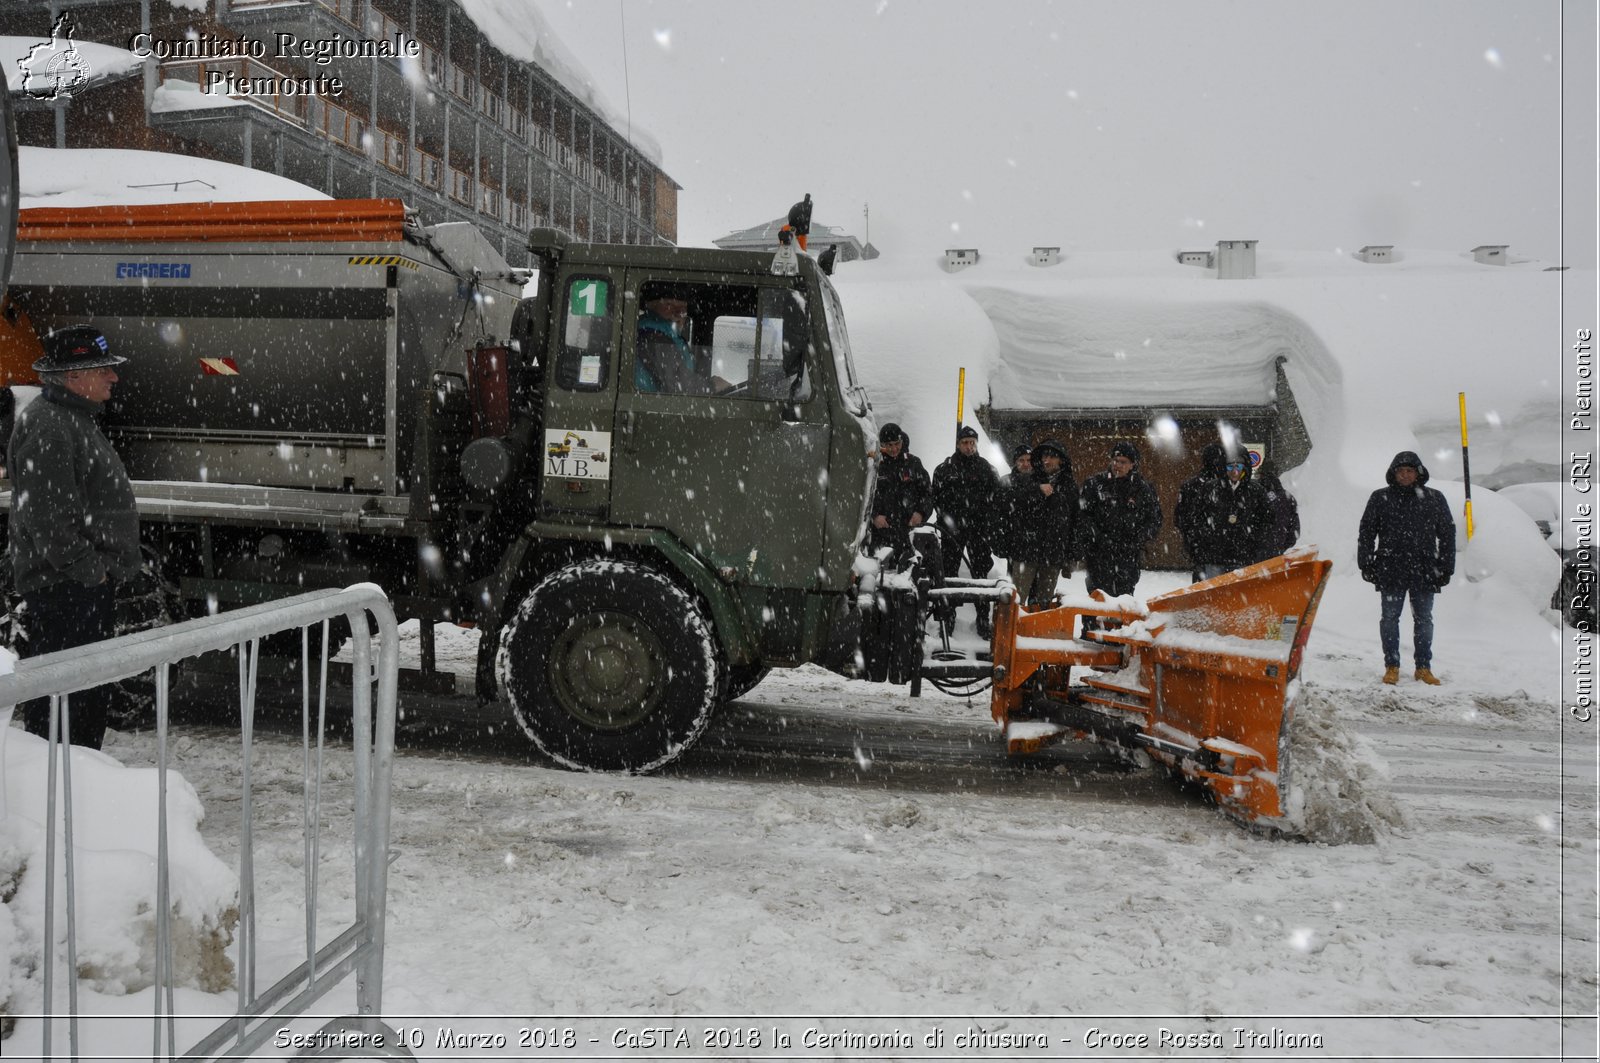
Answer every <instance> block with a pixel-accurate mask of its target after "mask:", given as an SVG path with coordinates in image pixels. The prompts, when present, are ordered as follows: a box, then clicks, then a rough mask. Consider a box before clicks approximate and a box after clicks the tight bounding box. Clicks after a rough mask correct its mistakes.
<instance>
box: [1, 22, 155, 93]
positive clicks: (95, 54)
mask: <svg viewBox="0 0 1600 1063" xmlns="http://www.w3.org/2000/svg"><path fill="white" fill-rule="evenodd" d="M40 21H41V24H44V20H43V19H41V20H40ZM49 41H50V34H49V33H48V32H46V33H43V34H41V35H40V36H38V37H16V36H0V65H4V67H5V71H6V87H7V88H8V89H10V90H11V91H12V92H14V93H17V92H21V91H22V87H23V80H24V79H25V78H26V77H27V75H28V72H27V71H26V70H24V69H23V66H22V62H23V60H25V59H27V58H29V56H31V55H32V54H33V50H34V49H35V48H37V47H38V46H39V45H41V44H45V45H47V44H48V43H49ZM72 44H73V46H74V47H75V48H76V49H77V51H78V54H79V56H81V57H82V60H83V63H84V65H85V66H86V67H87V70H88V80H87V81H86V82H85V83H84V86H83V87H85V88H87V87H89V86H93V85H99V84H103V83H105V82H107V81H115V80H117V79H118V78H123V77H127V76H128V75H130V74H133V73H135V72H136V71H137V70H138V69H139V67H140V65H141V64H142V63H143V62H144V60H143V59H141V58H139V57H138V56H136V55H134V54H133V53H132V52H130V51H128V50H127V49H126V48H118V47H116V46H115V45H110V44H98V43H96V42H94V41H78V40H74V41H73V42H72Z"/></svg>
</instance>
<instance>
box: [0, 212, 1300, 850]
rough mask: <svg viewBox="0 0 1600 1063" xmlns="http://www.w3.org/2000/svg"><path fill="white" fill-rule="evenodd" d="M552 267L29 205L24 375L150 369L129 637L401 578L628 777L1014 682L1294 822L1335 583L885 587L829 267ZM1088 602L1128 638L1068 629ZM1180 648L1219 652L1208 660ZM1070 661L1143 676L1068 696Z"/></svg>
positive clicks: (224, 224) (269, 226)
mask: <svg viewBox="0 0 1600 1063" xmlns="http://www.w3.org/2000/svg"><path fill="white" fill-rule="evenodd" d="M528 247H529V251H530V253H531V257H532V261H533V263H534V265H535V269H534V270H518V269H513V268H511V267H509V266H508V265H507V263H506V262H505V260H504V258H502V256H501V255H500V254H499V253H498V252H497V251H496V250H495V249H494V248H493V247H492V246H491V245H490V244H489V243H488V242H487V241H486V240H485V239H484V238H483V237H482V235H481V234H480V233H479V232H478V231H477V230H476V229H475V228H473V227H472V226H470V225H467V224H464V223H455V224H442V225H435V226H424V225H421V224H420V223H419V222H418V220H417V218H416V216H415V215H414V214H413V213H412V212H409V211H408V210H407V209H406V208H405V207H404V206H403V205H402V204H401V203H400V202H398V201H395V200H337V201H297V202H265V203H218V204H181V205H166V206H140V207H90V208H46V209H32V210H24V211H22V212H21V215H20V219H19V223H18V229H17V245H16V255H15V264H14V270H13V274H12V278H11V287H10V291H9V296H8V301H7V304H6V306H5V308H4V312H3V315H0V318H3V319H0V371H4V372H5V373H6V374H7V375H8V376H9V378H10V380H9V382H11V383H17V382H27V380H28V379H29V374H28V372H27V369H26V367H27V366H28V365H30V364H31V363H32V361H33V360H34V359H35V358H36V357H38V354H39V349H40V348H39V343H38V339H37V337H38V336H39V335H42V334H43V333H44V332H45V331H47V330H48V329H50V328H53V327H57V326H61V325H67V324H76V323H89V324H92V325H94V326H96V327H98V328H99V329H101V330H102V331H103V332H104V333H105V334H106V335H107V337H108V339H109V340H110V342H111V344H112V345H113V348H114V349H115V350H116V351H117V352H118V353H119V354H123V355H125V356H127V357H128V359H129V362H128V365H127V366H126V372H124V373H123V374H122V380H121V382H120V383H119V384H118V386H117V393H116V396H115V398H114V400H113V403H112V404H111V405H110V407H109V408H108V410H107V415H106V419H105V424H106V430H107V433H108V435H110V436H111V437H112V441H113V443H114V445H115V446H116V447H117V449H118V451H119V453H120V454H121V455H122V456H123V460H124V462H125V463H126V465H127V467H128V471H129V474H130V475H131V476H132V477H133V479H134V480H135V488H136V493H137V495H138V498H139V507H140V514H141V518H142V526H143V535H144V538H145V543H144V546H145V549H146V554H147V558H148V562H149V563H148V565H147V570H148V571H147V579H146V580H145V581H143V585H142V586H136V587H130V588H129V589H128V592H127V593H126V594H125V596H124V599H125V603H126V605H125V609H124V611H125V613H126V615H127V620H128V622H129V623H130V624H131V625H138V624H148V623H150V622H152V621H153V620H154V619H166V618H168V617H171V618H182V617H186V616H191V615H202V614H204V613H205V612H206V611H208V610H216V609H219V608H220V609H226V608H232V607H236V606H240V605H245V604H249V603H254V602H260V601H266V600H271V599H274V598H278V597H284V596H288V595H291V594H295V593H299V592H301V591H303V590H306V589H310V588H313V587H331V586H344V585H348V584H351V583H356V582H363V581H370V582H374V583H377V584H378V585H380V586H381V587H383V588H384V589H385V591H387V592H388V594H389V595H390V597H391V599H392V600H393V602H394V605H395V609H396V612H397V613H398V614H400V615H401V616H402V617H410V618H416V619H419V620H421V621H423V624H422V626H421V631H422V636H421V637H422V650H423V665H424V670H426V669H427V668H429V667H430V666H431V657H432V624H433V623H434V622H441V621H448V622H454V623H457V624H460V625H463V626H467V627H475V628H476V629H477V630H478V631H479V632H480V635H481V638H480V649H479V660H478V668H477V688H478V694H479V697H480V699H481V700H484V701H486V702H495V703H502V704H504V706H505V708H506V711H508V712H509V714H510V715H511V716H512V717H513V718H514V719H515V720H516V722H517V724H518V725H519V726H520V728H521V730H522V731H523V732H524V733H525V734H526V735H527V736H528V738H529V739H531V740H532V741H533V742H534V743H535V745H537V746H538V748H539V749H540V750H542V751H543V752H544V753H545V754H547V755H548V756H550V757H551V758H553V759H554V760H556V761H557V762H559V763H561V764H563V765H566V766H569V767H574V768H582V769H592V770H606V771H625V772H645V771H650V770H652V769H655V768H658V767H660V766H662V765H664V764H666V763H668V762H670V761H671V760H673V759H674V758H675V757H677V756H678V755H680V754H681V753H682V752H683V751H684V750H685V749H687V748H689V747H690V746H691V745H692V744H693V743H694V741H695V739H696V738H697V737H698V736H699V735H700V734H701V733H702V731H703V730H704V728H705V727H706V724H707V722H708V720H709V719H710V718H711V716H712V713H713V712H714V711H715V709H716V708H717V706H718V705H720V704H721V703H723V702H725V701H727V700H730V699H732V698H736V697H739V696H741V695H742V694H744V693H745V692H747V691H748V690H749V689H751V688H752V687H753V686H754V685H755V684H756V683H758V682H759V681H760V680H761V678H762V677H763V676H764V675H765V674H766V673H767V672H768V670H770V669H772V668H775V667H791V666H797V665H800V664H805V663H808V662H818V663H823V664H826V665H828V666H830V667H833V668H835V669H836V670H840V671H844V672H846V673H847V674H853V675H857V676H864V677H866V678H870V679H877V680H888V681H893V682H907V681H910V682H912V683H913V684H920V682H921V681H922V680H923V679H924V678H926V679H929V680H931V681H934V682H939V683H948V682H957V681H958V682H964V683H969V684H970V683H990V684H992V689H993V694H992V699H993V701H992V705H993V708H992V712H993V714H994V717H995V719H996V720H997V722H999V723H1000V724H1001V725H1002V726H1004V727H1006V728H1007V738H1008V747H1009V748H1010V749H1011V750H1012V751H1013V752H1018V753H1021V752H1026V751H1029V750H1031V749H1034V748H1037V747H1038V746H1039V745H1041V744H1042V743H1044V742H1046V741H1049V740H1051V739H1052V738H1055V737H1062V736H1070V735H1083V734H1094V735H1096V736H1098V737H1102V738H1104V737H1106V736H1108V735H1110V736H1112V737H1114V738H1115V739H1116V740H1118V741H1121V742H1124V743H1126V744H1130V745H1132V746H1134V747H1136V748H1141V749H1147V750H1148V751H1149V752H1150V753H1151V754H1152V755H1155V756H1156V757H1157V758H1158V759H1166V760H1168V761H1169V762H1170V763H1173V764H1175V765H1177V766H1178V767H1180V768H1182V769H1183V770H1184V771H1185V772H1187V773H1188V774H1190V775H1191V776H1193V777H1195V778H1201V779H1203V780H1205V781H1206V782H1207V785H1208V786H1210V787H1211V789H1212V790H1213V792H1214V793H1216V794H1217V796H1218V798H1219V800H1220V801H1221V803H1222V805H1223V807H1224V808H1225V809H1228V810H1229V811H1232V812H1234V813H1235V814H1236V815H1240V816H1241V817H1242V818H1247V819H1253V820H1255V819H1265V820H1268V821H1271V820H1273V819H1275V818H1277V817H1278V816H1280V815H1281V812H1282V808H1281V801H1280V798H1281V796H1282V795H1281V793H1280V789H1279V776H1278V774H1277V773H1278V771H1279V768H1280V765H1281V764H1282V763H1283V761H1284V757H1285V752H1284V751H1285V750H1286V749H1287V746H1286V739H1285V737H1284V736H1285V735H1286V733H1287V723H1288V721H1289V720H1290V719H1291V718H1292V709H1293V706H1292V701H1293V690H1294V687H1293V685H1292V681H1293V679H1294V673H1296V672H1297V671H1298V667H1299V658H1300V652H1299V651H1300V650H1301V649H1302V648H1303V646H1304V638H1305V635H1306V633H1307V632H1308V631H1309V628H1310V621H1311V617H1312V616H1313V615H1314V612H1315V602H1316V599H1317V597H1318V596H1319V594H1320V588H1321V583H1322V580H1323V579H1324V578H1325V575H1326V563H1325V562H1316V561H1315V560H1314V558H1309V557H1302V558H1299V559H1278V561H1279V562H1282V564H1281V565H1279V568H1278V569H1275V570H1273V571H1274V572H1276V573H1278V574H1277V575H1274V574H1272V573H1254V574H1252V573H1253V571H1254V570H1245V574H1244V576H1243V577H1242V578H1241V579H1239V580H1234V581H1233V582H1232V583H1231V584H1230V585H1229V587H1228V588H1227V589H1226V590H1225V591H1222V592H1212V593H1209V594H1207V593H1202V594H1201V599H1203V601H1202V603H1201V606H1197V607H1192V608H1191V607H1188V606H1185V607H1184V608H1175V611H1174V612H1173V613H1171V614H1170V615H1166V614H1163V616H1161V617H1149V618H1142V619H1139V620H1137V621H1136V620H1135V619H1134V618H1133V617H1132V616H1131V615H1129V614H1127V611H1126V609H1124V608H1119V607H1117V606H1116V605H1115V604H1114V603H1104V602H1091V603H1089V604H1088V605H1087V606H1084V605H1082V603H1080V608H1078V609H1077V610H1076V611H1073V610H1071V609H1068V610H1067V611H1066V613H1061V612H1058V611H1050V610H1047V611H1042V612H1034V613H1027V612H1024V611H1022V610H1020V609H1019V608H1018V607H1017V606H1016V604H1015V602H1014V600H1013V596H1012V595H1011V592H1010V587H1009V585H1008V584H1005V583H1003V582H994V581H948V582H947V581H944V580H943V579H941V578H940V577H939V575H938V571H939V566H938V565H936V564H922V563H920V562H919V561H917V560H916V559H913V562H912V563H911V564H910V566H909V567H905V568H903V569H902V570H900V571H898V572H888V571H886V570H879V568H878V566H876V565H875V564H873V563H871V562H870V561H868V562H865V563H863V556H862V552H861V546H862V543H863V542H864V539H865V536H864V529H865V524H866V518H867V513H868V511H869V504H870V500H871V491H872V485H873V482H874V477H873V465H872V457H871V453H872V449H873V447H874V445H875V441H876V429H875V425H874V423H873V421H872V417H871V414H870V411H869V405H868V401H867V396H866V394H865V392H864V390H863V388H862V387H861V385H860V383H859V382H858V379H857V376H856V372H855V368H854V365H853V363H852V355H851V350H850V344H849V339H848V336H847V333H846V330H845V320H844V314H843V312H842V309H841V306H840V300H839V296H838V294H837V293H836V291H835V290H834V288H833V285H832V283H831V282H830V281H829V279H828V278H827V277H826V276H824V275H823V273H822V272H821V271H820V270H819V269H818V268H817V267H816V264H815V262H814V260H813V259H812V258H811V257H809V256H808V255H805V254H795V253H794V252H793V250H792V249H791V248H785V249H783V251H780V253H779V254H777V255H776V256H775V255H772V254H768V253H762V252H741V251H720V250H703V249H692V248H670V247H642V246H634V245H602V244H585V243H577V242H570V241H569V240H568V239H566V238H565V237H564V236H563V235H562V234H560V233H559V232H557V231H554V230H549V229H536V230H534V231H533V232H532V233H531V234H530V235H529V243H528ZM663 297H665V298H668V299H672V300H676V301H678V302H681V303H685V304H687V326H686V328H685V330H684V335H683V337H682V338H683V339H684V340H685V341H686V345H687V349H688V352H689V356H690V358H691V359H692V361H693V363H694V364H693V366H692V370H693V373H692V375H693V376H694V377H695V378H696V379H698V380H701V381H704V382H705V384H704V386H703V387H701V388H698V389H693V388H691V389H688V390H686V391H683V392H679V393H665V392H663V391H661V390H658V389H657V386H656V384H655V382H654V381H653V378H652V376H651V374H650V373H649V371H648V369H647V367H646V366H645V365H644V363H643V362H642V361H641V354H640V352H639V351H638V350H636V346H637V345H636V337H638V336H639V335H640V330H641V328H643V329H644V330H645V331H646V332H649V331H650V330H651V329H652V327H653V326H652V323H651V322H650V321H649V320H647V318H648V317H649V312H648V311H647V310H646V306H647V304H651V303H654V302H655V301H656V300H658V299H661V298H663ZM0 499H3V500H4V501H5V503H6V504H7V507H9V492H5V493H4V494H3V495H0ZM923 541H924V542H925V543H926V542H927V540H926V539H924V540H923ZM930 548H931V547H930ZM918 556H919V557H920V556H921V555H920V554H919V555H918ZM1270 564H1271V563H1269V566H1270ZM1307 566H1312V567H1307ZM1257 567H1258V568H1260V567H1261V566H1257ZM1291 571H1292V572H1293V573H1294V576H1295V578H1294V579H1286V578H1284V577H1283V575H1282V574H1283V573H1289V572H1291ZM1235 575H1239V574H1235ZM1225 578H1226V577H1225ZM1213 582H1216V581H1213ZM1289 584H1293V589H1292V590H1291V591H1289V592H1287V593H1284V592H1283V588H1284V587H1285V586H1288V585H1289ZM1269 585H1270V586H1271V587H1273V588H1276V589H1274V590H1271V591H1270V593H1265V594H1263V593H1262V588H1266V587H1268V586H1269ZM1205 586H1208V585H1201V587H1202V588H1203V587H1205ZM1196 600H1197V601H1198V600H1199V599H1196ZM961 601H979V602H983V603H985V604H994V605H996V606H997V617H998V619H999V620H1000V622H999V623H998V624H997V628H996V635H995V642H994V645H993V647H992V648H991V651H990V652H989V653H988V654H977V655H972V654H969V655H966V656H965V657H959V656H958V655H955V654H952V653H949V652H933V653H929V652H928V651H927V649H926V647H925V639H926V636H925V634H924V633H925V632H926V631H927V630H929V628H930V626H931V627H933V628H934V630H936V631H942V630H944V629H943V628H942V627H940V626H939V625H931V624H930V622H929V618H930V615H933V614H939V613H940V612H941V611H943V613H944V614H945V615H947V616H948V614H949V609H950V607H951V606H952V605H953V604H954V603H957V602H961ZM1155 604H1156V603H1152V606H1153V607H1154V605H1155ZM1169 604H1171V603H1169ZM1178 604H1180V605H1181V604H1183V603H1178ZM1190 604H1191V605H1192V604H1193V603H1192V602H1191V603H1190ZM119 608H124V607H123V605H121V604H119ZM1097 610H1098V611H1099V612H1100V613H1101V614H1102V615H1107V616H1113V617H1114V618H1116V619H1119V620H1121V621H1122V622H1123V623H1125V624H1127V625H1131V626H1130V627H1128V628H1127V630H1126V633H1125V634H1123V635H1121V636H1117V635H1102V636H1100V638H1099V639H1098V640H1093V641H1091V640H1085V639H1079V638H1075V637H1074V628H1073V623H1072V621H1073V620H1074V619H1075V618H1076V617H1077V616H1078V615H1082V614H1083V613H1084V612H1086V611H1087V612H1089V613H1094V612H1095V611H1097ZM1052 616H1053V617H1054V619H1051V617H1052ZM1208 618H1209V619H1208ZM1241 618H1245V619H1244V620H1242V619H1241ZM1246 621H1248V622H1246ZM1208 625H1209V626H1208ZM1180 628H1183V629H1184V630H1187V631H1191V632H1205V631H1208V630H1210V631H1218V632H1221V633H1222V634H1221V635H1219V637H1218V638H1217V639H1214V640H1211V641H1209V642H1204V640H1202V641H1203V642H1204V646H1205V649H1206V650H1207V652H1208V653H1210V656H1209V657H1204V659H1203V660H1202V659H1201V658H1200V657H1196V656H1195V655H1194V652H1193V651H1194V650H1195V649H1196V648H1198V647H1199V644H1198V643H1196V642H1195V638H1194V637H1190V638H1189V642H1188V643H1187V645H1189V646H1190V647H1191V648H1190V649H1189V650H1185V649H1183V648H1182V647H1178V646H1177V645H1176V641H1175V640H1177V639H1178V636H1177V635H1176V632H1177V631H1178V630H1179V629H1180ZM1229 640H1232V641H1231V642H1230V641H1229ZM1051 644H1054V645H1055V647H1056V652H1055V653H1054V654H1053V655H1052V654H1051V653H1050V652H1045V649H1047V648H1048V646H1049V645H1051ZM1175 647H1176V648H1175ZM331 649H332V647H324V652H331ZM1202 656H1203V655H1202ZM953 658H955V659H953ZM1241 662H1253V663H1245V664H1241ZM1074 667H1077V668H1078V669H1079V673H1080V676H1082V675H1086V674H1088V673H1091V672H1093V673H1097V674H1099V673H1104V674H1110V673H1112V672H1117V673H1119V674H1120V675H1121V676H1122V683H1121V687H1122V689H1121V691H1120V692H1119V691H1118V690H1114V689H1106V688H1105V683H1106V681H1105V680H1104V679H1102V680H1099V681H1098V682H1100V683H1101V689H1098V690H1096V689H1093V688H1087V687H1082V686H1077V687H1075V686H1073V685H1072V669H1073V668H1074ZM1140 669H1143V672H1141V671H1140ZM1197 669H1198V671H1197ZM1208 669H1209V671H1208ZM1240 669H1244V670H1246V671H1249V670H1250V669H1254V671H1251V672H1250V674H1251V676H1252V677H1254V679H1255V680H1259V681H1254V682H1252V683H1247V684H1245V685H1244V686H1241V685H1240V684H1239V683H1238V682H1235V680H1236V679H1237V675H1236V673H1238V672H1239V671H1240ZM1141 674H1142V675H1144V679H1142V680H1140V679H1139V678H1138V677H1139V676H1140V675H1141ZM1184 677H1188V678H1184ZM1197 677H1198V678H1197ZM1207 677H1209V678H1207ZM1091 681H1095V680H1093V679H1091ZM1141 682H1142V683H1143V684H1144V686H1143V687H1142V688H1141V687H1140V686H1139V684H1140V683H1141ZM1111 685H1112V686H1113V687H1115V686H1116V684H1111ZM914 689H915V687H914ZM1030 706H1031V708H1030ZM1086 714H1087V715H1086ZM1023 717H1027V719H1025V720H1024V719H1023ZM1111 723H1114V724H1115V725H1116V726H1114V727H1113V726H1109V724H1111ZM1230 802H1231V804H1230Z"/></svg>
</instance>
